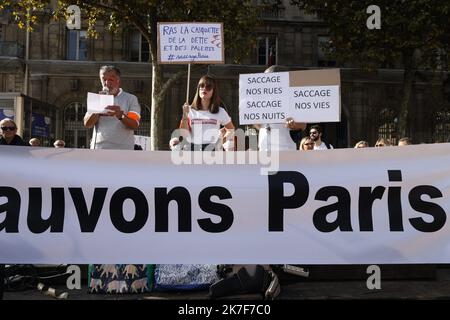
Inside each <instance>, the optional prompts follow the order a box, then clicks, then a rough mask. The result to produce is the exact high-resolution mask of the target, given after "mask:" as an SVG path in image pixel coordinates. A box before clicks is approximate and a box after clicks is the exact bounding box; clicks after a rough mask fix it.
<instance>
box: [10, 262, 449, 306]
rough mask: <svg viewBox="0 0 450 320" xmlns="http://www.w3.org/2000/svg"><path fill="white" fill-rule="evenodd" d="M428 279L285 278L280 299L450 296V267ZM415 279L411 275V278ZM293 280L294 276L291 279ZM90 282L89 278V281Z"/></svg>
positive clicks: (195, 295) (78, 294) (24, 296)
mask: <svg viewBox="0 0 450 320" xmlns="http://www.w3.org/2000/svg"><path fill="white" fill-rule="evenodd" d="M422 274H425V275H426V279H420V274H419V275H418V276H417V277H416V279H399V277H398V276H397V277H394V278H393V279H392V276H391V277H388V278H390V279H386V280H383V272H382V274H381V278H382V279H381V289H380V290H369V289H368V288H367V286H366V280H365V279H358V280H355V279H353V280H339V279H335V280H314V278H313V279H311V278H310V279H308V278H302V279H300V280H299V281H297V282H291V283H289V282H290V281H288V280H287V279H281V280H282V290H281V294H280V295H279V296H278V299H279V300H334V299H337V300H347V299H357V300H362V299H364V300H366V299H415V300H436V299H450V267H448V266H444V267H443V266H441V267H437V268H435V269H434V270H433V275H434V276H433V277H429V273H428V274H426V273H423V272H422ZM410 278H411V277H410ZM291 280H292V279H291ZM85 282H86V281H85ZM54 288H56V294H57V295H58V294H60V293H62V292H68V297H67V299H68V300H173V299H176V300H193V299H195V300H205V299H209V298H208V292H207V291H197V292H159V293H156V292H152V293H146V294H134V295H99V294H88V293H87V288H86V287H82V289H81V290H70V291H68V290H67V289H65V286H64V285H55V286H54ZM4 299H5V300H54V299H55V298H53V297H50V296H47V295H45V294H43V293H42V292H40V291H39V290H37V289H35V288H30V289H28V290H24V291H8V292H5V295H4ZM228 299H238V300H241V299H243V300H260V299H262V297H261V296H260V295H257V294H251V295H238V296H232V297H228Z"/></svg>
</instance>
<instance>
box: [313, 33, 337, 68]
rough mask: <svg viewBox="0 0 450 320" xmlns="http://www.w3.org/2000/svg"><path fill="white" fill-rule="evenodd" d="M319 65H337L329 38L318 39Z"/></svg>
mask: <svg viewBox="0 0 450 320" xmlns="http://www.w3.org/2000/svg"><path fill="white" fill-rule="evenodd" d="M317 65H318V66H319V67H334V66H335V65H336V61H335V60H334V58H333V48H332V47H331V42H330V37H329V36H318V37H317Z"/></svg>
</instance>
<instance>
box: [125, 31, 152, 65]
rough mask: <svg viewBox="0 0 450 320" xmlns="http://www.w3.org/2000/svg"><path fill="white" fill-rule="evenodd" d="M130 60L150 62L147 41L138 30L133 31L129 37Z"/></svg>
mask: <svg viewBox="0 0 450 320" xmlns="http://www.w3.org/2000/svg"><path fill="white" fill-rule="evenodd" d="M130 60H131V61H137V62H149V60H150V49H149V45H148V41H147V39H146V38H145V37H144V36H143V35H142V33H141V32H139V31H138V30H133V31H132V32H131V35H130Z"/></svg>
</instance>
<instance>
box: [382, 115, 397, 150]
mask: <svg viewBox="0 0 450 320" xmlns="http://www.w3.org/2000/svg"><path fill="white" fill-rule="evenodd" d="M397 122H398V118H397V116H396V114H395V111H394V110H392V109H389V108H385V109H383V110H381V112H380V115H379V117H378V138H384V139H388V140H389V141H390V142H391V144H392V145H397V140H398V137H397Z"/></svg>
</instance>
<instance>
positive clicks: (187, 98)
mask: <svg viewBox="0 0 450 320" xmlns="http://www.w3.org/2000/svg"><path fill="white" fill-rule="evenodd" d="M190 82H191V64H190V63H189V64H188V74H187V90H186V103H187V104H189V83H190Z"/></svg>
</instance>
